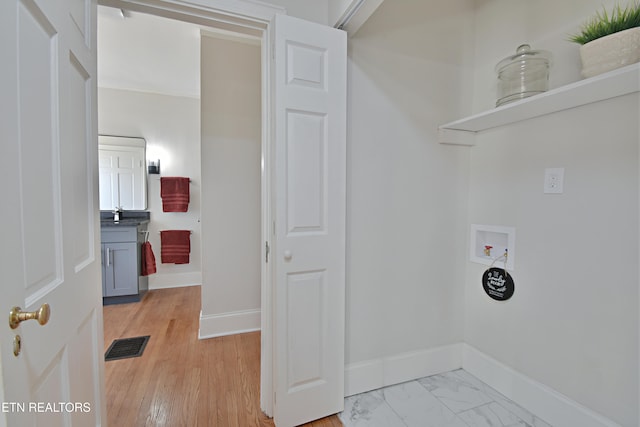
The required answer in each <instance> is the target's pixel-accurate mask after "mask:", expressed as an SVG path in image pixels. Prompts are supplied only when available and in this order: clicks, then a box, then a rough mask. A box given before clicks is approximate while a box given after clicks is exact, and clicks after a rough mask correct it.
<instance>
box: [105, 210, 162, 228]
mask: <svg viewBox="0 0 640 427" xmlns="http://www.w3.org/2000/svg"><path fill="white" fill-rule="evenodd" d="M150 219H151V214H150V212H147V211H124V212H122V213H120V221H114V220H113V212H110V211H100V226H102V227H136V226H138V225H142V224H148V223H149V221H150Z"/></svg>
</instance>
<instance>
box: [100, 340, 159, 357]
mask: <svg viewBox="0 0 640 427" xmlns="http://www.w3.org/2000/svg"><path fill="white" fill-rule="evenodd" d="M149 337H150V335H147V336H144V337H135V338H123V339H119V340H114V341H113V342H112V343H111V345H110V346H109V349H108V350H107V352H106V353H105V355H104V360H106V361H107V362H108V361H109V360H118V359H126V358H128V357H140V356H142V352H144V348H145V347H146V346H147V342H149Z"/></svg>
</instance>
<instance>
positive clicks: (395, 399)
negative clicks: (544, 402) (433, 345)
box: [339, 369, 552, 427]
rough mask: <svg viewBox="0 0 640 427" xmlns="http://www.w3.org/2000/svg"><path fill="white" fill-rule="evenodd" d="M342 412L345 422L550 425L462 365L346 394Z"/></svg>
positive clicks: (380, 426) (371, 425) (356, 426)
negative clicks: (463, 368)
mask: <svg viewBox="0 0 640 427" xmlns="http://www.w3.org/2000/svg"><path fill="white" fill-rule="evenodd" d="M339 417H340V420H341V421H342V423H343V424H344V426H345V427H405V426H406V427H418V426H419V427H552V426H551V425H550V424H548V423H546V422H544V421H543V420H541V419H540V418H538V417H536V416H535V415H533V414H531V413H530V412H529V411H527V410H526V409H524V408H522V407H520V406H518V405H517V404H515V403H514V402H512V401H510V400H509V399H507V398H506V397H504V396H503V395H501V394H500V393H498V392H497V391H495V390H494V389H492V388H491V387H489V386H488V385H486V384H485V383H483V382H482V381H480V380H478V379H477V378H475V377H474V376H473V375H471V374H469V373H468V372H466V371H464V370H462V369H458V370H456V371H451V372H446V373H444V374H438V375H433V376H431V377H425V378H420V379H419V380H415V381H410V382H406V383H403V384H397V385H394V386H390V387H385V388H383V389H380V390H373V391H370V392H367V393H362V394H358V395H355V396H350V397H347V398H346V399H345V404H344V412H342V413H340V414H339Z"/></svg>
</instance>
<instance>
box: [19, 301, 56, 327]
mask: <svg viewBox="0 0 640 427" xmlns="http://www.w3.org/2000/svg"><path fill="white" fill-rule="evenodd" d="M49 316H51V309H50V308H49V304H47V303H44V304H42V305H41V306H40V308H39V309H38V311H22V309H21V308H20V307H13V308H12V309H11V311H10V312H9V326H10V327H11V329H15V328H17V327H18V325H19V324H20V322H24V321H25V320H31V319H35V320H37V321H38V323H39V324H41V325H45V324H46V323H47V322H48V321H49Z"/></svg>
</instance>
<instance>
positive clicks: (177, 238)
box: [160, 230, 191, 264]
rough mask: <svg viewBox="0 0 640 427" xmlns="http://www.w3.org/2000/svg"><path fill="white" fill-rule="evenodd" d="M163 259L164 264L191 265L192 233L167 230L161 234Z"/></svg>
mask: <svg viewBox="0 0 640 427" xmlns="http://www.w3.org/2000/svg"><path fill="white" fill-rule="evenodd" d="M160 242H161V243H162V247H161V255H160V256H161V258H162V263H163V264H169V263H173V264H189V253H190V252H191V231H189V230H166V231H161V232H160Z"/></svg>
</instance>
